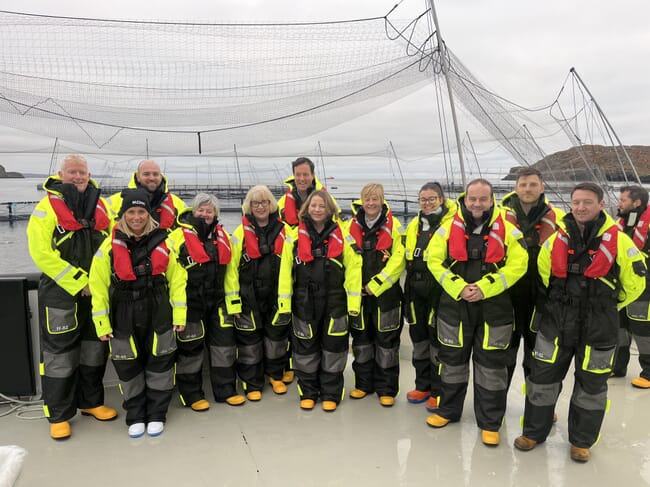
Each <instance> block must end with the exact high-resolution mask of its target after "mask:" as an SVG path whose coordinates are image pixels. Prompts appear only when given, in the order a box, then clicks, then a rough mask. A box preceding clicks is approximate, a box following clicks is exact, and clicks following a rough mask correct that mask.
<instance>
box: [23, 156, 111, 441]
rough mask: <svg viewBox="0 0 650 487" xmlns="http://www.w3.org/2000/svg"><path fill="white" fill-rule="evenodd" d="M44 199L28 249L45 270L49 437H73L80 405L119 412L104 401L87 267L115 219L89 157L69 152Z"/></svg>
mask: <svg viewBox="0 0 650 487" xmlns="http://www.w3.org/2000/svg"><path fill="white" fill-rule="evenodd" d="M43 189H45V191H47V196H46V197H45V198H43V199H42V200H41V201H40V202H39V203H38V205H36V208H34V211H33V212H32V215H31V217H30V219H29V224H28V225H27V241H28V244H29V253H30V255H31V257H32V259H33V260H34V263H35V264H36V267H38V268H39V269H40V270H41V272H42V274H41V277H40V281H39V286H38V307H39V318H40V328H41V332H40V336H41V340H40V346H41V375H42V387H43V403H44V404H43V409H44V412H45V416H46V417H47V419H48V421H49V422H50V436H51V437H52V438H54V439H56V440H62V439H65V438H68V437H69V436H70V435H71V434H72V432H71V428H70V423H69V422H68V420H69V419H71V418H72V417H73V416H74V415H75V414H77V409H78V408H79V409H81V412H82V414H84V415H90V416H94V417H95V418H96V419H98V420H100V421H107V420H111V419H114V418H115V417H117V411H116V410H115V409H113V408H109V407H106V406H104V386H103V382H102V381H103V378H104V372H105V370H106V360H107V358H108V347H107V345H106V343H103V342H101V341H99V339H98V338H97V334H96V333H95V327H94V326H93V323H92V319H91V306H90V290H89V288H88V271H89V270H90V262H91V259H92V256H93V254H94V253H95V251H96V250H97V248H98V247H99V245H100V244H101V242H102V241H103V240H104V239H105V238H106V237H107V236H108V231H109V226H110V219H109V216H108V212H107V210H106V205H105V203H104V201H103V200H102V199H101V198H100V190H99V188H98V187H97V184H96V183H95V182H94V181H93V180H92V179H90V172H89V171H88V164H87V162H86V159H84V158H83V157H82V156H79V155H68V156H66V157H64V158H63V161H62V162H61V168H60V170H59V172H58V174H57V175H56V176H50V177H49V178H47V180H46V181H45V183H44V184H43Z"/></svg>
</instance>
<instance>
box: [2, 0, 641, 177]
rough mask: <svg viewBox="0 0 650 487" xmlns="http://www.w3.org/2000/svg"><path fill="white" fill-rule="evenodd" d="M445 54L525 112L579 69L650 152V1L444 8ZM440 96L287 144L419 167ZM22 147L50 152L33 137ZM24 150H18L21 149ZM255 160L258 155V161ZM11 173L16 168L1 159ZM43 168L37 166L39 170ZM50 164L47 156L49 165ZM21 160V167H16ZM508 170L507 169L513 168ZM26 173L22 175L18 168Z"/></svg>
mask: <svg viewBox="0 0 650 487" xmlns="http://www.w3.org/2000/svg"><path fill="white" fill-rule="evenodd" d="M395 3H396V0H302V1H295V0H294V1H288V0H265V1H264V0H210V1H205V0H183V1H180V2H169V1H157V2H149V1H140V2H134V1H133V0H111V1H104V2H97V1H89V0H83V1H82V0H57V1H52V0H3V1H2V3H1V4H0V5H1V7H0V8H2V9H3V10H8V11H15V12H27V13H39V14H51V15H64V16H78V17H93V18H116V19H138V20H149V19H155V20H196V21H205V22H208V21H222V20H240V21H253V20H257V21H265V20H268V21H278V20H283V21H287V20H291V21H299V20H337V19H339V20H340V19H354V18H365V17H375V16H383V15H384V14H386V13H387V12H388V11H389V10H390V9H391V8H392V7H393V5H394V4H395ZM427 5H428V3H427V2H426V1H423V0H403V1H402V3H401V4H400V5H399V7H398V12H399V13H397V14H395V15H396V17H399V18H411V17H413V16H415V15H416V14H418V13H420V12H422V11H423V10H424V9H425V7H426V6H427ZM436 8H437V12H438V17H439V20H440V27H441V31H442V34H443V37H444V38H445V40H446V42H447V45H448V46H449V47H450V48H451V49H452V50H453V51H454V52H455V54H456V55H457V56H458V57H459V58H460V59H461V60H462V61H463V63H464V64H465V66H466V67H467V68H469V70H470V71H472V73H473V74H474V75H475V76H476V77H477V78H478V79H479V80H480V81H481V82H483V83H484V84H485V85H486V86H487V87H489V88H490V89H491V90H493V91H495V92H496V93H498V94H500V95H502V96H504V97H506V98H508V99H510V100H513V101H515V102H517V103H519V104H521V105H524V106H526V107H537V106H541V105H545V104H547V103H549V102H551V101H552V100H553V99H554V98H555V96H556V94H557V91H558V90H559V88H560V87H561V86H562V83H563V81H564V80H565V78H566V76H567V73H568V71H569V69H570V68H571V67H572V66H574V67H575V68H576V69H577V71H578V72H579V73H580V75H581V76H582V78H583V79H584V81H585V82H586V84H587V86H588V87H589V89H590V90H591V92H592V94H593V95H594V97H595V98H596V100H597V101H598V103H599V104H600V105H601V107H602V108H603V110H604V112H605V113H606V114H607V116H608V117H609V119H610V121H611V123H612V125H613V126H614V128H615V129H616V131H617V132H618V134H619V136H620V138H621V139H622V141H623V143H625V144H630V145H632V144H643V145H646V144H648V145H650V133H649V132H650V67H649V63H648V60H649V59H650V28H649V27H648V19H649V18H650V1H648V0H618V1H616V2H614V1H609V0H545V1H544V2H533V1H522V0H437V1H436ZM435 116H436V115H435V99H434V91H433V88H432V87H427V88H424V89H422V90H420V91H419V92H417V93H416V94H415V95H411V96H409V97H408V98H406V99H403V100H400V101H398V102H396V103H393V104H392V105H390V106H388V107H384V108H382V109H380V110H379V111H378V112H376V113H373V114H370V115H368V116H364V117H361V118H359V119H356V120H353V121H351V122H348V123H346V124H344V125H342V126H339V127H337V128H334V129H330V130H328V131H327V132H325V133H322V134H318V135H316V136H314V137H310V138H308V139H304V140H300V141H295V142H287V143H285V146H286V147H288V152H290V153H295V154H299V153H301V152H304V151H309V150H311V149H312V148H313V147H314V145H315V143H316V141H319V140H320V141H321V142H322V144H323V147H324V149H325V150H326V151H330V152H335V153H346V152H347V153H350V152H353V153H357V152H363V151H368V152H372V151H377V150H380V149H382V148H383V147H385V146H386V145H387V143H388V140H392V141H393V143H394V145H395V147H396V149H397V152H398V153H399V154H400V155H404V156H405V157H407V158H412V159H416V158H418V157H425V156H427V155H428V154H429V153H433V152H435V150H437V149H436V148H437V147H439V144H438V143H437V142H430V141H433V140H436V139H437V138H438V135H437V132H438V130H437V129H436V128H435V126H434V120H435ZM16 135H17V134H16V133H15V131H9V130H6V129H1V128H0V143H2V144H3V145H4V146H5V147H7V146H12V147H15V145H14V142H15V140H16ZM24 140H26V142H25V144H24V147H25V148H30V147H38V146H39V144H40V146H41V147H45V146H47V141H39V142H38V143H36V145H35V140H36V139H35V138H34V137H33V136H27V139H24ZM18 145H20V144H18ZM251 152H254V151H251ZM2 159H3V161H0V162H3V163H4V165H5V166H7V168H8V169H14V170H18V169H20V168H22V165H23V164H24V159H20V162H17V163H16V165H15V166H14V164H13V162H12V161H13V160H14V159H12V158H11V157H9V156H8V155H3V156H2ZM37 159H38V158H34V160H37ZM41 159H43V160H47V161H48V162H49V156H44V157H41ZM16 160H18V159H16ZM510 162H511V161H507V160H504V161H503V164H504V166H508V165H514V164H510ZM17 166H21V167H17Z"/></svg>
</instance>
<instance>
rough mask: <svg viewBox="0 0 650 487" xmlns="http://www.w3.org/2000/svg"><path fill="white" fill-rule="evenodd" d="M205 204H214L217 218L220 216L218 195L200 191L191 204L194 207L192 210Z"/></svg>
mask: <svg viewBox="0 0 650 487" xmlns="http://www.w3.org/2000/svg"><path fill="white" fill-rule="evenodd" d="M203 205H210V206H212V207H213V208H214V212H215V216H216V217H217V219H218V218H219V214H220V210H219V199H218V198H217V197H216V196H214V195H211V194H208V193H199V194H197V195H196V196H195V197H194V199H193V200H192V204H191V205H190V206H191V207H192V210H195V209H197V208H199V207H201V206H203Z"/></svg>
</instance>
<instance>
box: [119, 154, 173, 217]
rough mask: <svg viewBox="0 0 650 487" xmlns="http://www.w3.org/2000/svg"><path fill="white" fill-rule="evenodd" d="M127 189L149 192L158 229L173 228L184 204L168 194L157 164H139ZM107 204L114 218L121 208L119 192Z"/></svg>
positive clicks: (143, 162) (151, 162) (150, 162)
mask: <svg viewBox="0 0 650 487" xmlns="http://www.w3.org/2000/svg"><path fill="white" fill-rule="evenodd" d="M128 187H129V188H144V189H146V190H147V191H148V192H149V205H150V206H151V215H152V216H153V217H154V220H156V221H157V222H158V224H159V225H160V228H163V229H165V230H169V229H173V228H174V227H175V225H176V216H177V215H178V213H179V211H180V210H182V209H183V208H185V203H184V202H183V200H182V199H180V198H179V197H178V196H176V195H175V194H172V193H170V192H169V189H168V187H167V178H165V176H163V174H162V173H161V172H160V166H159V165H158V163H157V162H155V161H152V160H150V159H146V160H144V161H142V162H140V164H138V168H137V170H136V171H135V172H134V173H133V176H132V178H131V181H130V182H129V185H128ZM108 203H109V205H110V208H111V212H112V215H111V216H112V217H113V218H116V216H117V214H118V212H119V211H120V207H121V206H122V196H121V192H118V193H115V194H113V195H112V196H111V197H110V198H109V199H108Z"/></svg>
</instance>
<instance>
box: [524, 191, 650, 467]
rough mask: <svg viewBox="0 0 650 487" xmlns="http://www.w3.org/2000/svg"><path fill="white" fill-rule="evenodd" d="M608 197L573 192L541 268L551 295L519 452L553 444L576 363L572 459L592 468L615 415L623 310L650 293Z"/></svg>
mask: <svg viewBox="0 0 650 487" xmlns="http://www.w3.org/2000/svg"><path fill="white" fill-rule="evenodd" d="M604 207H605V201H604V199H603V190H602V189H601V188H600V186H598V185H597V184H595V183H580V184H578V185H577V186H575V187H574V188H573V191H572V192H571V212H570V213H568V214H567V215H566V216H565V217H564V218H563V228H565V229H566V230H564V229H562V228H560V229H559V230H558V231H557V232H555V233H554V234H553V235H552V236H551V237H550V238H549V239H548V240H547V241H546V242H545V243H544V245H543V246H542V248H541V250H540V253H539V258H538V261H537V264H538V268H539V274H540V276H541V279H542V281H543V284H544V286H545V287H546V294H545V296H544V298H545V303H544V305H543V306H542V307H540V308H538V312H541V313H542V316H541V320H540V328H539V332H538V333H537V339H536V341H535V349H534V352H533V361H532V369H531V372H530V375H529V376H528V378H527V379H526V406H525V410H524V423H523V435H522V436H519V437H518V438H517V439H515V448H517V449H519V450H523V451H528V450H532V449H533V448H535V446H536V445H537V444H538V443H542V442H543V441H545V440H546V437H547V436H548V434H549V432H550V430H551V426H552V425H553V411H554V409H555V404H556V402H557V399H558V396H559V394H560V390H561V389H562V380H563V379H564V377H565V376H566V373H567V371H568V370H569V367H570V365H571V359H573V358H574V357H575V359H574V363H575V383H574V386H573V394H572V396H571V402H570V404H569V419H568V424H569V428H568V431H569V442H570V443H571V450H570V456H571V459H572V460H574V461H576V462H587V461H588V460H589V456H590V451H589V449H590V448H591V446H592V445H593V444H594V443H595V442H596V440H597V439H598V436H599V433H600V427H601V424H602V421H603V417H604V416H605V409H606V407H607V378H608V377H609V374H610V372H611V364H612V358H613V355H614V349H615V347H616V341H617V334H618V327H619V323H618V309H621V308H623V307H625V306H627V305H628V304H630V303H631V302H633V301H634V300H635V299H636V298H638V297H639V295H640V294H641V292H642V291H643V289H644V288H645V275H646V267H645V263H644V258H643V255H642V254H641V253H640V252H639V250H638V249H637V248H636V247H635V246H634V243H633V242H632V240H631V239H630V238H629V237H628V236H627V235H625V234H624V233H623V232H621V231H619V229H618V227H617V226H616V222H614V220H613V219H612V218H611V217H610V216H609V215H608V214H607V213H605V212H604V211H603V208H604Z"/></svg>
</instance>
